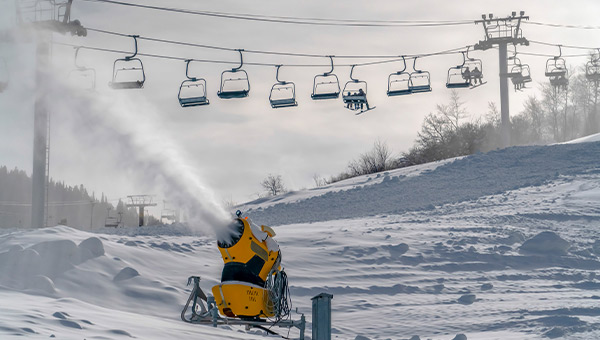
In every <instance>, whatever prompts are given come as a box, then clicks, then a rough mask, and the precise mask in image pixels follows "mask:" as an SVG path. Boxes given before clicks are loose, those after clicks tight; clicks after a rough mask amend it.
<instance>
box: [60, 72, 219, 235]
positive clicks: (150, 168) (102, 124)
mask: <svg viewBox="0 0 600 340" xmlns="http://www.w3.org/2000/svg"><path fill="white" fill-rule="evenodd" d="M55 79H60V77H56V78H55ZM56 89H58V91H60V92H61V93H63V95H57V96H56V97H57V98H61V100H60V101H59V102H58V103H55V104H54V105H56V106H57V107H55V110H53V112H54V116H53V122H55V123H54V124H55V125H56V124H67V125H70V126H71V129H72V131H77V132H78V136H76V138H77V137H81V135H80V134H81V132H84V133H85V134H86V135H88V136H89V137H90V142H92V143H95V144H100V145H101V144H102V143H103V142H107V144H110V143H115V141H117V142H118V154H116V155H112V157H114V158H115V159H114V164H119V166H121V165H123V166H125V167H126V168H128V169H129V170H132V171H131V173H132V174H134V173H135V176H133V177H135V178H132V180H134V179H135V180H141V181H143V183H152V184H154V185H155V186H156V187H157V189H160V190H162V192H163V194H164V195H165V197H166V198H167V199H168V200H169V202H170V203H171V204H173V205H174V206H177V207H179V208H181V209H182V210H183V212H184V214H185V216H186V219H187V222H188V223H189V225H190V227H191V228H192V229H193V230H195V231H197V232H198V233H201V234H206V233H210V234H215V232H216V231H218V230H220V229H222V228H223V227H224V226H226V225H227V224H228V223H229V221H230V220H231V217H230V216H229V214H228V213H227V212H226V211H225V209H224V208H223V207H222V206H221V204H220V203H219V201H218V200H217V199H216V197H215V195H214V193H213V192H212V190H211V189H210V188H209V187H207V186H206V185H205V184H204V182H203V181H202V179H201V178H200V175H199V174H198V173H197V172H196V171H195V169H194V168H193V167H192V166H191V165H190V164H189V162H188V159H190V158H189V157H187V156H186V155H185V154H184V153H183V152H182V149H181V148H180V147H179V146H178V145H177V144H176V143H175V142H174V141H173V139H172V138H171V136H170V135H169V134H168V132H167V131H165V129H164V128H162V127H161V126H160V125H159V122H158V121H157V120H156V119H154V118H155V117H157V116H158V114H159V112H157V110H156V108H155V107H153V106H152V105H151V104H150V103H148V102H141V103H140V102H139V101H137V102H134V101H133V100H132V99H130V97H129V96H127V95H126V94H120V93H119V94H113V95H109V94H102V93H97V92H90V91H86V90H81V89H74V88H73V87H69V85H68V84H58V86H57V88H56ZM64 93H70V94H71V95H69V96H64ZM77 142H81V141H80V140H78V141H77ZM86 147H87V146H86Z"/></svg>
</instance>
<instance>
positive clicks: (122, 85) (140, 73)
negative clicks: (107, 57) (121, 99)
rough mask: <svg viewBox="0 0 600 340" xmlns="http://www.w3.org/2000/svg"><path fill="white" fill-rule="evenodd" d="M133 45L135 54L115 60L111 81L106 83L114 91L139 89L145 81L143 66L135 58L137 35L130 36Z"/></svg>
mask: <svg viewBox="0 0 600 340" xmlns="http://www.w3.org/2000/svg"><path fill="white" fill-rule="evenodd" d="M130 37H131V38H133V41H134V43H135V52H134V53H133V55H131V56H127V57H125V58H122V59H117V60H115V62H114V64H113V76H112V81H111V82H109V83H108V85H109V86H110V87H112V88H113V89H115V90H121V89H141V88H142V87H144V82H145V81H146V73H145V72H144V64H143V63H142V61H141V60H140V59H139V58H136V57H135V56H136V55H137V53H138V43H137V38H138V37H139V36H138V35H130Z"/></svg>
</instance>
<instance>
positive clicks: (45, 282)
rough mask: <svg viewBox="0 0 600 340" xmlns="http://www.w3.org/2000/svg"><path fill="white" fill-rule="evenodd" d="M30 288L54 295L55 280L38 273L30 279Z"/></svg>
mask: <svg viewBox="0 0 600 340" xmlns="http://www.w3.org/2000/svg"><path fill="white" fill-rule="evenodd" d="M28 289H32V290H34V291H36V292H38V293H42V294H48V295H54V294H55V293H56V287H54V282H53V281H52V280H50V278H48V277H47V276H44V275H36V276H34V277H33V278H32V279H31V281H29V286H28Z"/></svg>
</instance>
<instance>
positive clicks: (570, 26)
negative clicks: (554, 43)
mask: <svg viewBox="0 0 600 340" xmlns="http://www.w3.org/2000/svg"><path fill="white" fill-rule="evenodd" d="M523 24H525V25H534V26H546V27H554V28H573V29H582V30H600V26H587V25H564V24H550V23H545V22H539V21H524V22H523Z"/></svg>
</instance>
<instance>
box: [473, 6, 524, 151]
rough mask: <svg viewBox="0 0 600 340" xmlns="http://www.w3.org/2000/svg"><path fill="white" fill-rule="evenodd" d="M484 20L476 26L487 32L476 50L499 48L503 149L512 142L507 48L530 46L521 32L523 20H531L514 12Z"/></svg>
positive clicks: (490, 15) (483, 17) (477, 44)
mask: <svg viewBox="0 0 600 340" xmlns="http://www.w3.org/2000/svg"><path fill="white" fill-rule="evenodd" d="M481 18H482V20H476V21H475V24H482V25H483V29H484V30H485V38H484V40H480V41H479V42H478V43H476V44H475V47H474V48H475V49H476V50H482V51H485V50H488V49H490V48H494V47H495V46H498V49H499V53H498V54H499V59H498V60H499V64H500V116H501V121H502V147H504V148H506V147H509V146H510V145H511V141H510V113H509V107H508V58H507V53H506V52H507V46H508V44H513V45H515V46H516V45H525V46H529V41H528V40H527V39H525V38H523V32H522V31H521V20H523V19H525V20H529V17H528V16H525V12H523V11H521V12H520V13H519V15H518V16H517V12H512V14H511V16H508V17H506V18H494V15H493V14H488V16H486V15H485V14H482V15H481Z"/></svg>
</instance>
